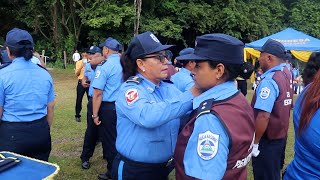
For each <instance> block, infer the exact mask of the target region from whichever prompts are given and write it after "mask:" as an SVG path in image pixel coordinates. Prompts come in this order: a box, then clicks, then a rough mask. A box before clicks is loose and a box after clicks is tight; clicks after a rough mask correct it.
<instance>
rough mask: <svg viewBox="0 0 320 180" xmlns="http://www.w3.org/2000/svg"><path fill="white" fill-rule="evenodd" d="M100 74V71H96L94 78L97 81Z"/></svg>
mask: <svg viewBox="0 0 320 180" xmlns="http://www.w3.org/2000/svg"><path fill="white" fill-rule="evenodd" d="M100 74H101V72H100V70H97V72H96V76H95V77H94V78H95V79H97V78H98V77H99V76H100Z"/></svg>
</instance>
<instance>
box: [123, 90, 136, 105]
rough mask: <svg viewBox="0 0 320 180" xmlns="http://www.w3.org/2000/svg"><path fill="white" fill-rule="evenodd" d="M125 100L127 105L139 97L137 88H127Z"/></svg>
mask: <svg viewBox="0 0 320 180" xmlns="http://www.w3.org/2000/svg"><path fill="white" fill-rule="evenodd" d="M125 96H126V101H127V104H128V105H131V104H133V103H134V102H135V101H137V100H138V99H139V94H138V90H137V89H129V90H127V92H126V94H125Z"/></svg>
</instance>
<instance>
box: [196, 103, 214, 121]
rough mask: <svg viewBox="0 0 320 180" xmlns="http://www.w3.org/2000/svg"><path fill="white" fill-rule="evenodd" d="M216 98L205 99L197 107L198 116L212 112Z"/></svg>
mask: <svg viewBox="0 0 320 180" xmlns="http://www.w3.org/2000/svg"><path fill="white" fill-rule="evenodd" d="M213 101H214V99H208V100H205V101H203V102H202V103H201V104H200V106H199V107H198V109H197V118H198V117H199V116H201V115H202V114H207V113H210V112H211V108H212V103H213Z"/></svg>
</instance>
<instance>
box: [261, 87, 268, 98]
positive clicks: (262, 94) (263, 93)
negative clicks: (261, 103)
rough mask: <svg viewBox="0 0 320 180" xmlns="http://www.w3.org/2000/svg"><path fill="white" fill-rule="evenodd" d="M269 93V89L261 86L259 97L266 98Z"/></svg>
mask: <svg viewBox="0 0 320 180" xmlns="http://www.w3.org/2000/svg"><path fill="white" fill-rule="evenodd" d="M269 95H270V89H269V88H268V87H263V88H262V89H261V92H260V97H261V99H267V98H268V97H269Z"/></svg>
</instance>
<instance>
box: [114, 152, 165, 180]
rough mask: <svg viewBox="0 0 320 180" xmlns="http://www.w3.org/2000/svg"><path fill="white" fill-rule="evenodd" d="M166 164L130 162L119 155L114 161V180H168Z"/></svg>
mask: <svg viewBox="0 0 320 180" xmlns="http://www.w3.org/2000/svg"><path fill="white" fill-rule="evenodd" d="M168 172H169V171H168V167H167V166H166V164H150V163H141V162H135V161H131V160H128V159H126V158H124V157H123V156H121V155H120V154H118V155H117V156H116V157H115V159H114V161H113V168H112V179H113V180H118V179H122V180H150V179H152V180H167V179H168V174H169V173H168Z"/></svg>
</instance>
